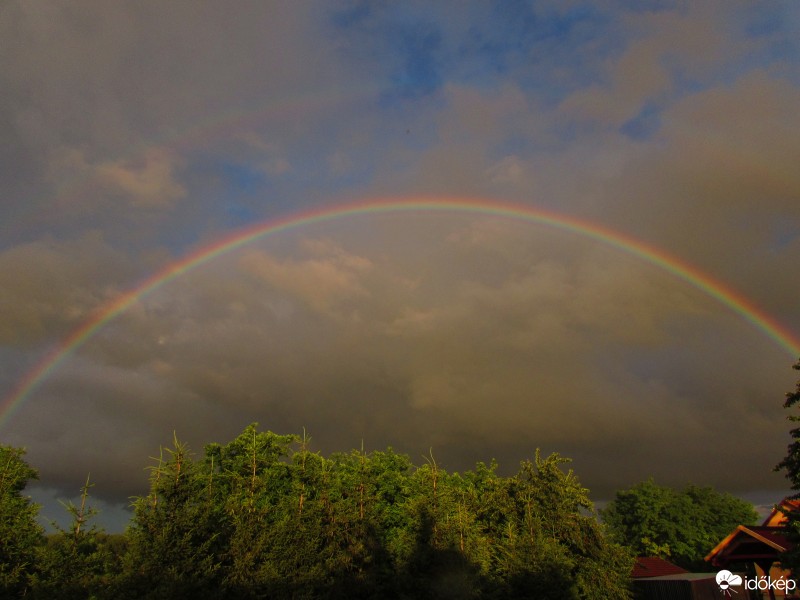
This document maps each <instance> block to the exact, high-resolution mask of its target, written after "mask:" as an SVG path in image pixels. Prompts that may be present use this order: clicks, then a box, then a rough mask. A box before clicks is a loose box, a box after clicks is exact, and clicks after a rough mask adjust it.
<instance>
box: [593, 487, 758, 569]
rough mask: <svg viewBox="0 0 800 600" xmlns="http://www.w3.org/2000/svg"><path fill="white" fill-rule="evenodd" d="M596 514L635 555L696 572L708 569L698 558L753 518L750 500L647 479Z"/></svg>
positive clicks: (622, 493) (620, 493)
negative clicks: (682, 487)
mask: <svg viewBox="0 0 800 600" xmlns="http://www.w3.org/2000/svg"><path fill="white" fill-rule="evenodd" d="M600 512H601V515H602V518H603V521H604V522H605V524H606V526H607V527H608V529H609V531H610V532H611V534H612V535H613V537H614V539H616V540H617V541H618V542H620V543H622V544H624V545H626V546H628V547H629V548H631V549H632V550H633V552H634V553H636V554H637V555H639V556H660V557H662V558H666V559H669V560H670V561H672V562H674V563H675V564H677V565H679V566H681V567H684V568H686V569H689V570H699V571H702V570H705V569H707V564H706V563H705V562H704V561H703V557H704V556H706V555H707V554H708V552H709V551H710V550H711V549H712V548H713V547H714V546H715V545H716V544H718V543H719V542H720V541H721V540H722V539H724V538H725V536H726V535H728V534H729V533H730V532H731V531H732V530H733V529H734V528H735V527H736V526H737V525H740V524H750V523H754V522H755V520H756V519H757V518H758V515H757V513H756V512H755V509H754V508H753V506H752V505H751V504H749V503H747V502H745V501H744V500H741V499H739V498H736V497H735V496H732V495H730V494H727V493H720V492H718V491H716V490H714V489H713V488H711V487H698V486H695V485H688V486H686V487H685V488H684V489H683V490H675V489H672V488H669V487H664V486H660V485H657V484H656V483H655V482H654V481H653V480H652V479H648V480H647V481H643V482H641V483H637V484H636V485H634V486H633V487H631V488H630V489H627V490H620V491H618V492H617V493H616V496H615V498H614V500H612V501H611V502H610V503H609V504H608V506H607V507H606V508H605V509H604V510H602V511H600Z"/></svg>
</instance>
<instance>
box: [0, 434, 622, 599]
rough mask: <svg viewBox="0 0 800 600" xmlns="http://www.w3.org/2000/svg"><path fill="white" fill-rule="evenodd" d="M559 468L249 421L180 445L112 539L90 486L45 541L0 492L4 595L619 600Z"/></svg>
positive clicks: (605, 552) (580, 497) (20, 480)
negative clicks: (377, 448)
mask: <svg viewBox="0 0 800 600" xmlns="http://www.w3.org/2000/svg"><path fill="white" fill-rule="evenodd" d="M14 452H16V454H15V453H14ZM4 456H7V457H10V458H14V457H16V460H17V461H18V464H19V465H22V466H18V467H17V468H18V469H21V470H19V471H18V475H17V480H16V481H17V483H16V487H14V490H15V493H17V494H18V493H19V492H20V490H21V489H22V487H21V486H24V482H25V481H26V480H27V479H28V478H30V477H32V476H33V475H34V474H35V473H34V472H33V471H32V470H30V469H28V470H27V471H26V470H25V469H27V466H26V465H25V464H24V462H23V461H21V458H20V453H19V451H14V450H11V449H9V450H5V454H4ZM565 462H567V459H564V458H562V457H560V456H559V455H557V454H553V455H550V456H548V457H542V456H540V455H539V454H538V452H537V453H536V455H535V456H534V457H533V459H532V460H526V461H524V462H522V464H521V465H520V468H519V471H518V472H517V473H516V474H515V475H513V476H511V477H501V476H499V475H498V474H497V472H496V469H497V465H496V464H495V463H494V462H492V463H491V464H489V465H486V464H483V463H479V464H478V465H477V466H476V468H475V469H474V470H472V471H467V472H465V473H448V472H447V471H445V470H444V469H443V468H441V466H439V465H438V464H437V463H436V461H435V459H434V458H433V457H432V456H431V457H430V458H429V459H428V460H427V461H425V462H424V463H423V464H422V465H421V466H418V467H415V466H414V465H413V464H412V463H411V461H410V460H409V459H408V457H407V456H404V455H400V454H397V453H395V452H393V451H392V450H391V449H388V450H386V451H382V452H370V453H366V452H364V451H358V450H354V451H351V452H349V453H343V454H334V455H332V456H329V457H324V456H322V455H321V454H319V453H317V452H312V451H311V450H310V449H309V440H308V439H307V438H306V437H305V436H303V437H299V436H291V435H278V434H275V433H271V432H259V431H258V430H257V427H256V426H255V425H251V426H249V427H247V428H246V429H245V430H244V432H243V433H242V434H241V435H239V436H238V437H237V438H236V439H234V440H233V441H231V442H230V443H228V444H226V445H220V444H210V445H208V446H207V447H206V448H205V451H204V452H203V453H202V455H200V456H195V455H193V454H192V453H191V452H190V451H189V450H188V448H186V446H185V445H184V444H182V443H181V442H179V441H178V440H177V439H176V440H175V441H174V444H173V447H172V448H170V449H169V450H165V451H164V452H163V453H162V455H161V457H160V459H159V460H158V461H157V462H156V464H154V465H153V466H152V471H151V477H150V491H149V493H148V494H147V495H144V496H142V497H139V498H137V499H136V500H135V503H134V511H135V512H134V516H133V519H132V521H131V524H130V526H129V528H128V531H127V532H126V534H125V536H124V537H122V538H121V539H120V538H119V537H110V536H104V535H102V533H100V532H97V531H96V530H95V529H93V528H91V527H88V526H87V521H88V519H89V517H90V516H91V509H90V508H88V506H87V505H86V498H87V495H88V489H89V487H90V485H89V482H88V480H87V483H86V485H85V486H84V488H83V495H82V501H81V504H80V506H74V505H71V504H70V505H67V509H68V510H69V512H70V513H71V515H72V522H73V524H72V526H71V527H69V528H67V529H63V530H60V531H59V532H58V533H56V534H55V535H53V536H50V538H49V539H48V540H47V542H46V543H45V542H44V538H43V537H42V534H41V530H40V529H38V526H36V524H35V513H36V507H34V506H33V505H31V504H30V503H29V502H28V501H26V500H25V499H24V498H21V497H19V502H18V503H17V504H16V505H13V504H9V503H7V502H6V499H5V498H4V499H3V506H4V508H3V510H4V511H5V510H9V511H10V512H11V513H13V514H14V515H15V516H14V518H15V519H16V521H15V522H14V523H12V522H10V521H9V522H8V523H6V521H4V522H3V527H6V526H8V527H10V528H11V529H14V528H16V529H14V530H15V531H23V530H25V531H28V530H29V531H30V532H31V536H32V537H31V538H30V539H29V540H28V541H20V548H19V549H16V550H15V549H13V548H12V547H11V546H9V548H8V550H6V549H5V548H4V552H6V554H7V555H4V556H3V567H2V568H3V569H4V570H3V571H2V573H3V574H4V577H6V579H4V581H6V580H7V582H6V584H5V585H6V588H5V589H6V590H7V592H8V593H7V594H6V596H8V597H14V596H22V595H23V594H25V595H26V596H32V597H59V598H73V597H74V598H89V597H94V598H106V597H108V598H123V599H124V598H154V599H155V598H193V599H194V598H386V597H388V598H471V597H472V598H477V597H481V598H490V599H492V598H497V599H500V598H537V599H542V600H546V599H548V598H558V599H559V600H561V599H565V598H575V599H578V598H586V599H593V598H597V599H601V598H602V599H608V598H628V597H629V592H628V576H629V573H630V568H631V564H632V561H631V556H630V554H629V552H628V551H627V550H626V549H624V548H622V547H621V546H619V545H617V544H614V543H612V542H610V541H609V540H608V539H607V538H606V536H605V535H604V532H603V529H602V527H601V526H600V525H599V523H598V521H597V519H596V518H595V516H594V514H593V512H592V504H591V502H590V500H589V498H588V490H586V489H585V488H583V487H582V486H581V485H580V483H579V482H578V480H577V478H576V477H575V475H574V474H573V473H572V471H565V470H564V469H563V465H564V463H565ZM4 514H5V513H4ZM20 520H26V522H25V524H24V526H23V525H22V524H20ZM25 528H27V529H25ZM8 531H9V530H4V532H3V538H2V539H3V540H9V539H11V538H12V537H13V536H11V535H10V534H9V533H8ZM15 535H16V534H15ZM34 538H35V539H34ZM23 546H24V551H23ZM12 550H13V551H14V552H16V553H17V554H18V556H17V555H14V556H11V554H10V551H12ZM25 552H28V554H27V555H26V554H25ZM30 552H35V553H38V560H36V561H34V560H33V559H32V558H31V556H32V555H31V554H30ZM6 573H8V575H6ZM12 573H14V575H13V576H12V575H11V574H12Z"/></svg>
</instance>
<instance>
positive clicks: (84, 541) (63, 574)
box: [33, 476, 118, 600]
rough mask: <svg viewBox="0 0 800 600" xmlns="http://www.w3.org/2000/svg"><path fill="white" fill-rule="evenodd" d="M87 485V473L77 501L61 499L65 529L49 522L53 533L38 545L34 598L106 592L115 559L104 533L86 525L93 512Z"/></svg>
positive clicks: (92, 595)
mask: <svg viewBox="0 0 800 600" xmlns="http://www.w3.org/2000/svg"><path fill="white" fill-rule="evenodd" d="M91 487H93V485H92V484H90V483H89V477H88V476H87V478H86V483H85V484H84V485H83V487H82V488H81V500H80V504H79V505H77V506H76V505H75V504H73V503H72V502H67V503H64V502H62V505H63V506H64V508H65V509H66V510H67V512H68V513H69V514H70V516H71V517H72V521H71V524H70V526H69V528H67V529H65V528H62V527H60V526H59V525H57V524H56V523H53V526H54V527H55V528H56V530H57V533H55V534H53V535H49V536H48V538H47V544H46V545H44V546H42V547H41V548H40V549H39V557H38V564H39V566H38V569H37V571H38V572H37V574H36V579H35V582H34V585H33V597H34V598H56V597H57V598H59V599H61V600H69V599H73V598H74V599H75V600H82V599H84V598H95V597H98V596H103V595H104V594H106V593H108V592H109V588H110V586H111V580H112V578H113V577H114V576H115V575H116V574H117V570H118V569H117V567H118V565H117V564H116V563H117V562H118V561H117V557H116V556H115V555H114V553H113V552H112V550H111V548H109V545H108V544H107V543H106V542H107V541H108V536H106V535H105V533H104V532H102V531H101V530H99V529H98V528H97V527H96V526H95V525H92V526H91V527H89V526H88V523H89V521H90V520H91V519H92V517H94V516H95V515H96V514H97V510H96V509H94V508H92V507H91V506H89V505H88V503H87V500H88V498H89V489H90V488H91Z"/></svg>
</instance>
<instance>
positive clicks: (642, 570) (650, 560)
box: [631, 556, 689, 579]
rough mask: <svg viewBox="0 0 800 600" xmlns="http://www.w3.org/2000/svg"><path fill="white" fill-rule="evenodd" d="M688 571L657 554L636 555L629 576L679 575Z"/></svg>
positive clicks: (638, 577)
mask: <svg viewBox="0 0 800 600" xmlns="http://www.w3.org/2000/svg"><path fill="white" fill-rule="evenodd" d="M688 572H689V571H687V570H686V569H681V568H680V567H679V566H678V565H673V564H672V563H671V562H669V561H667V560H664V559H663V558H659V557H658V556H638V557H636V563H635V564H634V565H633V571H631V578H633V579H641V578H643V577H661V576H662V575H680V574H682V573H688Z"/></svg>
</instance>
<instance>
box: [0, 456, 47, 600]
mask: <svg viewBox="0 0 800 600" xmlns="http://www.w3.org/2000/svg"><path fill="white" fill-rule="evenodd" d="M24 455H25V450H23V449H21V448H13V447H11V446H4V445H0V596H2V597H3V598H15V597H18V596H20V597H21V596H23V595H26V592H27V590H28V587H29V583H30V580H31V576H32V575H33V573H34V568H35V559H36V551H37V546H38V545H39V544H40V543H41V542H42V540H43V531H42V528H41V526H40V525H39V524H38V522H37V521H36V517H37V515H38V513H39V506H38V505H36V504H33V503H32V502H31V500H30V498H29V497H27V496H23V494H22V492H23V490H24V489H25V486H27V485H28V482H29V481H30V480H32V479H38V475H37V473H36V470H34V469H32V468H31V467H30V466H28V463H26V462H25V460H24V459H23V456H24Z"/></svg>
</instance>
